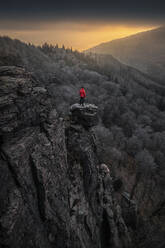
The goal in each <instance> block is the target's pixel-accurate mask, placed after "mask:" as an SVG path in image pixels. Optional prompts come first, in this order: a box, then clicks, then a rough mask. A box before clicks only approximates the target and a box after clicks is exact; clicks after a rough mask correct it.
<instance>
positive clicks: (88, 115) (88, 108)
mask: <svg viewBox="0 0 165 248" xmlns="http://www.w3.org/2000/svg"><path fill="white" fill-rule="evenodd" d="M97 111H98V107H97V106H96V105H94V104H84V106H82V105H80V104H78V103H76V104H73V105H72V106H71V107H70V115H71V120H72V122H73V123H78V124H81V125H83V126H84V127H86V128H89V127H92V126H95V125H97V123H98V116H97Z"/></svg>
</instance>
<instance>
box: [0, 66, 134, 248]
mask: <svg viewBox="0 0 165 248" xmlns="http://www.w3.org/2000/svg"><path fill="white" fill-rule="evenodd" d="M36 87H38V86H37V82H35V80H34V79H33V78H31V77H30V74H28V73H27V72H26V71H25V70H24V69H23V68H16V67H0V94H1V95H0V97H1V98H0V115H1V118H0V172H1V173H0V188H1V191H0V231H1V235H0V245H1V246H2V247H9V248H10V247H12V248H13V247H16V248H22V247H24V248H45V247H47V248H49V247H50V248H51V247H52V248H53V247H57V248H65V247H66V248H107V247H114V248H117V247H123V248H124V247H127V248H128V247H129V245H130V242H131V241H130V237H129V232H128V230H127V227H126V225H125V222H124V220H123V218H122V213H121V211H119V210H120V209H119V210H117V209H118V208H119V207H116V205H117V203H116V202H115V198H114V193H113V187H112V179H111V176H110V174H109V169H108V167H107V166H106V165H100V164H99V162H98V159H97V154H96V145H95V139H94V136H93V134H92V131H91V130H88V129H87V128H86V127H89V126H91V125H93V123H94V122H93V120H92V119H95V118H96V115H97V107H95V106H93V105H90V106H85V107H84V109H83V110H81V108H78V107H75V106H74V107H72V114H73V115H75V112H74V111H76V112H77V111H78V112H79V114H80V115H78V116H77V122H78V124H77V123H74V124H72V123H71V124H69V125H68V127H67V129H66V130H65V128H64V120H62V119H59V118H58V115H57V112H56V110H55V109H54V108H53V107H52V103H51V98H50V97H49V95H48V93H47V91H45V90H43V89H42V90H41V89H39V90H36ZM34 91H35V94H34ZM73 109H74V110H73ZM89 116H90V118H89ZM85 118H87V119H86V120H87V123H88V125H85V124H84V120H85ZM95 123H96V122H95Z"/></svg>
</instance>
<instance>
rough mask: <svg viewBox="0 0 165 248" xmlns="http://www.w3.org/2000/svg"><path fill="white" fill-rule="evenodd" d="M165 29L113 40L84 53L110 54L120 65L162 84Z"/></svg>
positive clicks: (161, 28)
mask: <svg viewBox="0 0 165 248" xmlns="http://www.w3.org/2000/svg"><path fill="white" fill-rule="evenodd" d="M164 43H165V27H164V26H162V27H160V28H156V29H153V30H149V31H146V32H141V33H138V34H135V35H131V36H128V37H125V38H122V39H117V40H113V41H110V42H105V43H102V44H99V45H97V46H96V47H93V48H90V49H88V50H87V51H86V52H87V53H89V52H92V53H97V54H106V55H107V54H111V55H113V56H114V57H115V58H117V59H119V60H120V61H121V62H122V63H125V64H127V65H130V66H133V67H135V68H137V69H139V70H141V71H143V72H145V73H148V75H150V76H152V78H155V79H156V80H157V81H158V82H160V83H162V84H164V78H165V73H164V71H165V70H164V69H165V62H164V61H165V49H164Z"/></svg>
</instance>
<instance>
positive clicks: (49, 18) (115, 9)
mask: <svg viewBox="0 0 165 248" xmlns="http://www.w3.org/2000/svg"><path fill="white" fill-rule="evenodd" d="M164 23H165V1H164V0H150V1H148V0H146V1H145V0H143V1H142V0H138V1H134V0H95V1H92V0H84V1H79V0H58V1H56V0H54V1H51V0H28V1H27V0H24V1H23V0H4V1H3V2H2V3H1V7H0V35H1V36H3V35H5V36H6V35H7V36H10V37H12V38H17V39H20V40H22V41H25V42H30V43H34V44H36V45H38V44H43V43H44V42H47V43H51V44H57V43H58V44H59V45H60V46H62V45H63V44H64V45H65V46H66V47H72V48H73V49H77V50H80V51H82V50H84V49H87V48H90V47H92V46H95V45H97V44H99V43H102V42H106V41H110V40H113V39H117V38H122V37H125V36H129V35H131V34H135V33H138V32H142V31H145V30H150V29H153V28H156V27H159V26H161V25H164Z"/></svg>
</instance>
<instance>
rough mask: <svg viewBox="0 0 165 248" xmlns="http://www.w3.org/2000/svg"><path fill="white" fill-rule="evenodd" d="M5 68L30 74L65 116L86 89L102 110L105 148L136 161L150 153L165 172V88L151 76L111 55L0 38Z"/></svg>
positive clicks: (1, 59)
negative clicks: (164, 166) (88, 54)
mask: <svg viewBox="0 0 165 248" xmlns="http://www.w3.org/2000/svg"><path fill="white" fill-rule="evenodd" d="M0 64H1V65H17V66H22V67H25V68H27V69H28V70H29V71H31V72H32V74H33V75H34V77H35V78H37V79H38V80H39V81H40V82H41V84H44V85H46V87H47V88H48V90H49V93H50V94H51V95H53V97H54V104H55V105H56V108H57V109H58V111H59V114H60V115H62V116H64V117H65V116H66V115H67V113H68V108H69V106H70V105H71V104H72V103H75V102H76V101H79V95H78V90H79V88H80V87H81V86H84V87H85V89H86V91H87V101H88V102H90V103H94V104H96V105H98V106H99V111H100V128H99V132H102V135H105V134H106V135H105V139H106V140H107V142H108V143H109V145H107V146H106V147H105V150H111V148H112V147H113V148H115V149H116V150H117V151H118V152H117V154H118V155H119V154H120V156H122V154H123V153H124V154H128V155H131V156H133V157H134V158H136V160H137V161H138V160H139V159H140V158H139V157H141V156H145V154H146V156H148V157H150V161H152V163H150V164H152V165H153V166H152V167H154V168H158V167H160V168H161V169H162V170H163V169H164V168H163V163H164V162H165V157H164V154H163V147H164V143H165V112H164V111H165V99H164V95H165V88H164V87H163V86H162V87H161V86H157V84H155V82H154V81H152V80H151V79H150V78H149V77H148V76H147V75H145V74H142V73H141V72H139V71H137V70H135V69H133V68H131V67H128V66H126V65H123V64H121V63H120V62H118V61H117V60H116V59H114V58H113V57H112V56H94V57H93V56H86V55H84V54H81V53H78V52H77V51H72V50H71V49H65V48H64V47H63V48H58V46H55V47H53V46H51V45H48V44H44V45H43V46H42V47H35V46H33V45H31V44H29V45H27V44H24V43H22V42H20V41H19V40H11V39H10V38H8V37H2V38H1V39H0ZM113 155H114V154H113ZM102 157H103V158H102V159H104V156H102ZM116 159H118V156H117V157H116Z"/></svg>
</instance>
